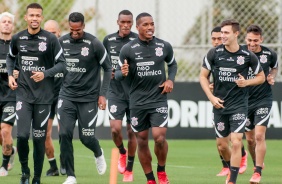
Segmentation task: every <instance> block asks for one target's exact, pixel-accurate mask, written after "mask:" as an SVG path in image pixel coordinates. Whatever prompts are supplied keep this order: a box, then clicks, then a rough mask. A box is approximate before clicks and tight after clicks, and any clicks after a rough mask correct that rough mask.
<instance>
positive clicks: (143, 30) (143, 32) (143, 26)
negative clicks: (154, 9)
mask: <svg viewBox="0 0 282 184" xmlns="http://www.w3.org/2000/svg"><path fill="white" fill-rule="evenodd" d="M136 28H137V30H138V33H139V38H140V39H141V40H145V41H147V40H151V39H153V35H154V32H155V24H154V21H153V18H152V17H150V16H148V17H142V18H140V19H139V20H138V25H136Z"/></svg>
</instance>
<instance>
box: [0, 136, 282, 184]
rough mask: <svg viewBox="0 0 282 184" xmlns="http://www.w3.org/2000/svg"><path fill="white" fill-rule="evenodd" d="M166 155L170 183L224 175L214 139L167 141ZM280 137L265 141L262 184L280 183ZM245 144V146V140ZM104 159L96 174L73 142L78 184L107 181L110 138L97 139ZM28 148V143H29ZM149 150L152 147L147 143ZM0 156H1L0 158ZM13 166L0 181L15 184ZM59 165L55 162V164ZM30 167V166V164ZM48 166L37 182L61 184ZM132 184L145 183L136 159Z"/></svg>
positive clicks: (242, 181) (243, 181)
mask: <svg viewBox="0 0 282 184" xmlns="http://www.w3.org/2000/svg"><path fill="white" fill-rule="evenodd" d="M168 142H169V154H168V159H167V165H166V171H167V173H168V176H169V180H170V183H171V184H206V183H211V184H223V183H225V177H217V176H215V175H216V174H217V173H218V172H219V170H220V169H221V163H220V160H219V156H218V154H217V151H216V147H215V141H214V140H168ZM281 142H282V141H281V140H268V141H267V155H266V158H265V169H264V170H263V175H262V184H282V156H281V155H282V144H281ZM244 143H245V147H246V142H244ZM54 144H55V149H56V151H55V154H56V158H57V162H58V158H59V157H58V155H59V145H58V141H54ZM100 144H101V146H102V147H103V149H104V153H105V157H106V161H107V164H108V168H107V172H106V174H105V175H103V176H100V175H98V174H97V171H96V167H95V163H94V159H93V154H92V153H91V152H90V151H89V150H88V149H87V148H85V147H84V146H83V145H82V144H81V143H80V142H79V141H78V140H75V141H74V149H75V172H76V176H77V182H78V183H79V184H108V183H109V176H110V170H109V169H110V158H111V149H112V148H113V147H114V144H113V142H112V141H111V140H101V141H100ZM30 146H31V147H30V148H31V150H32V142H30ZM150 147H151V150H152V148H153V144H152V142H150ZM1 159H2V158H1ZM32 160H33V159H32V152H30V159H29V161H30V163H29V165H30V166H32V165H33V163H32ZM15 161H16V162H15V167H14V169H13V170H12V171H10V172H9V175H8V176H7V177H1V178H0V183H1V184H16V183H19V179H20V164H19V162H18V157H17V156H16V158H15ZM58 164H59V163H58ZM30 168H31V170H33V169H32V168H33V167H30ZM48 168H49V163H48V160H47V159H45V164H44V168H43V174H42V179H41V182H42V183H43V184H60V183H63V181H64V180H65V178H66V176H58V177H46V176H45V173H46V171H47V170H48ZM153 168H154V173H155V175H156V158H155V155H153ZM252 168H253V164H252V160H251V157H250V156H249V157H248V169H247V171H246V172H245V173H244V174H242V175H239V176H238V180H237V184H247V183H249V182H248V181H249V179H250V177H251V175H252V173H253V170H252ZM117 183H119V184H120V183H123V182H122V175H121V174H118V182H117ZM133 183H134V184H145V183H146V179H145V176H144V174H143V171H142V168H141V166H140V163H139V160H138V158H136V160H135V165H134V182H133Z"/></svg>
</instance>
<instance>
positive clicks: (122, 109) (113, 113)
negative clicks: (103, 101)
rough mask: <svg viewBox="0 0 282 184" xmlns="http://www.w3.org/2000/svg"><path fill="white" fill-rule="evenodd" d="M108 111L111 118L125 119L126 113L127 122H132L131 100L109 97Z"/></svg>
mask: <svg viewBox="0 0 282 184" xmlns="http://www.w3.org/2000/svg"><path fill="white" fill-rule="evenodd" d="M108 113H109V119H110V120H123V117H124V115H126V122H127V123H130V111H129V101H127V100H118V99H109V100H108Z"/></svg>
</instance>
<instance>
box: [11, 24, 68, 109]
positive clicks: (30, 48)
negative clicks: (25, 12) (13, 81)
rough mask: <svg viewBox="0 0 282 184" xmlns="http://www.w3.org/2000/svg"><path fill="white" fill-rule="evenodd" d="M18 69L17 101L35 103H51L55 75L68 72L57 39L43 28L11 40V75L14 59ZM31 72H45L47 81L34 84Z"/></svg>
mask: <svg viewBox="0 0 282 184" xmlns="http://www.w3.org/2000/svg"><path fill="white" fill-rule="evenodd" d="M16 56H17V64H18V67H19V77H18V79H17V83H18V88H17V90H16V92H17V100H22V101H26V102H28V103H32V104H52V103H53V97H54V75H55V74H56V73H59V72H65V71H66V63H65V58H64V55H63V51H62V48H61V45H60V43H59V41H58V39H57V37H56V36H55V35H54V34H52V33H49V32H48V31H45V30H43V29H40V31H39V32H38V33H36V34H33V35H32V34H30V33H28V30H23V31H21V32H19V33H17V34H15V35H14V36H13V37H12V41H11V44H10V50H9V54H8V56H7V61H6V62H7V69H8V74H9V75H12V72H13V69H14V66H15V57H16ZM32 71H41V72H43V73H44V79H43V80H42V81H40V82H35V81H34V80H33V79H31V78H30V77H31V76H32V75H33V74H32Z"/></svg>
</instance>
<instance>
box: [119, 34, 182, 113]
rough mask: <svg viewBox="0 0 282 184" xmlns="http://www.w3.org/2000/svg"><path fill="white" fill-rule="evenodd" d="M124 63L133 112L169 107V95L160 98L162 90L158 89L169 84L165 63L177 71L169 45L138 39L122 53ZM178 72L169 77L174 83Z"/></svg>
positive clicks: (124, 47)
mask: <svg viewBox="0 0 282 184" xmlns="http://www.w3.org/2000/svg"><path fill="white" fill-rule="evenodd" d="M125 59H126V60H127V62H128V64H129V73H128V76H127V77H126V78H125V80H126V81H125V82H128V84H129V86H130V89H129V104H130V105H129V107H130V109H133V108H144V109H149V108H157V107H162V106H165V105H167V95H166V94H161V92H162V90H163V88H160V87H159V86H160V85H161V84H162V83H163V82H165V81H166V71H165V62H166V63H167V65H168V67H172V66H173V65H174V66H175V68H176V67H177V63H176V61H175V58H174V53H173V49H172V46H171V45H170V43H168V42H166V41H164V40H161V39H159V38H156V37H153V39H152V40H150V41H149V42H146V41H142V40H140V39H139V38H136V39H135V40H133V41H130V42H129V43H128V44H126V45H125V46H123V48H122V49H121V53H120V62H121V63H120V66H121V65H122V63H123V62H124V60H125ZM176 70H177V69H176ZM176 70H175V71H174V73H173V74H172V75H173V76H169V79H170V78H171V80H172V81H174V77H175V75H176ZM169 75H170V74H169Z"/></svg>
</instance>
